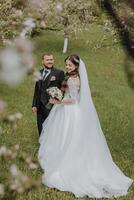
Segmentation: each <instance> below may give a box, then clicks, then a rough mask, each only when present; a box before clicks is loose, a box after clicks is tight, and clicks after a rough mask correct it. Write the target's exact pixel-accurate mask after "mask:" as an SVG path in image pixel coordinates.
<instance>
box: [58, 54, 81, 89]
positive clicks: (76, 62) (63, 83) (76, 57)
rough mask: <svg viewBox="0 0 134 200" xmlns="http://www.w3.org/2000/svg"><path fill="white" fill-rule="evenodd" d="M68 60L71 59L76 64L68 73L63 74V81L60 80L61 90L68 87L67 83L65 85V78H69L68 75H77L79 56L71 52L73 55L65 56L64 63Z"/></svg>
mask: <svg viewBox="0 0 134 200" xmlns="http://www.w3.org/2000/svg"><path fill="white" fill-rule="evenodd" d="M67 60H69V61H71V62H72V63H73V64H74V65H75V66H76V69H75V70H74V71H72V72H70V73H68V72H67V73H66V75H65V79H64V81H63V82H62V85H61V90H62V91H65V90H66V88H68V85H67V80H68V79H69V77H71V76H79V64H80V58H79V56H77V55H75V54H73V55H70V56H68V57H66V58H65V60H64V61H65V63H66V61H67Z"/></svg>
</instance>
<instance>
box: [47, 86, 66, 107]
mask: <svg viewBox="0 0 134 200" xmlns="http://www.w3.org/2000/svg"><path fill="white" fill-rule="evenodd" d="M47 93H48V94H49V96H50V98H52V99H56V100H58V101H61V100H62V98H63V93H62V91H61V90H60V89H59V88H58V87H51V88H49V89H47ZM51 106H52V104H50V103H48V104H47V105H46V108H48V109H50V108H51Z"/></svg>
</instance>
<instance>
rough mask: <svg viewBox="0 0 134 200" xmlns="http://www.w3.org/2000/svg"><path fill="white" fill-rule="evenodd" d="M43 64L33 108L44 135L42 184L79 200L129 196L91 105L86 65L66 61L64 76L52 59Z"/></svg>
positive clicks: (77, 59)
mask: <svg viewBox="0 0 134 200" xmlns="http://www.w3.org/2000/svg"><path fill="white" fill-rule="evenodd" d="M43 65H44V69H42V70H41V75H42V80H39V81H37V82H36V85H35V92H34V97H33V106H32V111H33V112H34V113H37V124H38V130H39V135H40V137H39V143H40V147H39V152H38V159H39V162H40V165H41V168H42V169H43V171H44V175H43V177H42V182H43V183H44V184H45V185H47V186H48V187H51V188H57V189H59V190H61V191H69V192H72V193H73V194H74V195H75V196H76V197H83V196H88V197H93V198H103V197H106V198H111V197H117V196H124V195H126V194H127V191H128V188H129V187H130V185H131V184H132V182H133V180H132V179H130V178H128V177H127V176H125V175H124V174H123V172H122V171H121V170H120V169H119V168H118V166H117V165H116V164H115V163H114V161H113V159H112V156H111V153H110V151H109V148H108V145H107V142H106V139H105V136H104V134H103V131H102V129H101V125H100V122H99V118H98V115H97V112H96V109H95V106H94V104H93V101H92V97H91V92H90V87H89V83H88V76H87V71H86V66H85V64H84V62H83V61H82V59H81V58H80V57H79V56H77V55H70V56H68V57H67V58H66V59H65V66H66V74H65V75H64V72H63V71H62V70H59V69H56V68H55V67H54V58H53V55H52V54H44V55H43ZM51 88H58V89H57V90H56V92H57V93H59V94H60V92H61V94H62V98H56V96H53V95H52V93H51V94H50V93H49V92H48V90H51ZM57 93H55V95H57ZM57 96H58V97H59V96H61V95H57ZM48 105H49V107H48Z"/></svg>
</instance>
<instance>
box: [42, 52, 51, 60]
mask: <svg viewBox="0 0 134 200" xmlns="http://www.w3.org/2000/svg"><path fill="white" fill-rule="evenodd" d="M44 56H53V54H52V53H51V52H46V53H43V55H42V60H43V59H44Z"/></svg>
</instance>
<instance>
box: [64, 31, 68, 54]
mask: <svg viewBox="0 0 134 200" xmlns="http://www.w3.org/2000/svg"><path fill="white" fill-rule="evenodd" d="M67 49H68V37H67V35H65V37H64V46H63V53H66V52H67Z"/></svg>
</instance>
